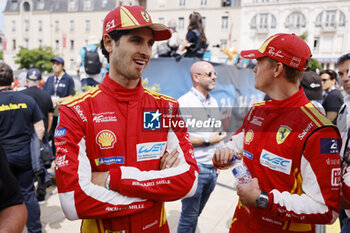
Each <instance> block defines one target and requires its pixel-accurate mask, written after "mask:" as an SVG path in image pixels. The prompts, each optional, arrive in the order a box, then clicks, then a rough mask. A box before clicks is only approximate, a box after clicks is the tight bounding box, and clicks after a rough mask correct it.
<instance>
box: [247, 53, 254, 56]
mask: <svg viewBox="0 0 350 233" xmlns="http://www.w3.org/2000/svg"><path fill="white" fill-rule="evenodd" d="M245 56H246V57H254V56H255V54H254V53H251V54H247V55H245Z"/></svg>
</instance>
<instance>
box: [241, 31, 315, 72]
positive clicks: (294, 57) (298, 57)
mask: <svg viewBox="0 0 350 233" xmlns="http://www.w3.org/2000/svg"><path fill="white" fill-rule="evenodd" d="M241 56H242V57H243V58H246V59H254V58H260V57H270V58H272V59H274V60H276V61H279V62H282V63H283V64H285V65H287V66H289V67H292V68H294V69H297V70H301V71H305V70H306V69H307V66H305V62H306V61H307V59H309V57H311V56H312V54H311V51H310V48H309V46H308V45H307V44H306V43H305V41H303V40H302V39H301V38H300V37H298V36H296V35H295V34H294V33H293V34H285V33H279V34H276V35H273V36H271V37H269V38H268V39H267V40H265V42H264V43H263V44H262V45H261V47H260V48H259V49H258V50H244V51H242V52H241Z"/></svg>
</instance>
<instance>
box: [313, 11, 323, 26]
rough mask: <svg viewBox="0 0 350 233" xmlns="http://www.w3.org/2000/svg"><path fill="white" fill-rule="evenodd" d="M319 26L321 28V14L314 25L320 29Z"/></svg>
mask: <svg viewBox="0 0 350 233" xmlns="http://www.w3.org/2000/svg"><path fill="white" fill-rule="evenodd" d="M321 26H322V12H321V13H319V14H318V15H317V17H316V23H315V27H321Z"/></svg>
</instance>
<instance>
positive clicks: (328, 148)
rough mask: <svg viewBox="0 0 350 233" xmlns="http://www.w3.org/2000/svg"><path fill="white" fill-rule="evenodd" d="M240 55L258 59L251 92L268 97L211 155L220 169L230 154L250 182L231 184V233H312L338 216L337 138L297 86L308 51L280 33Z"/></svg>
mask: <svg viewBox="0 0 350 233" xmlns="http://www.w3.org/2000/svg"><path fill="white" fill-rule="evenodd" d="M241 55H242V57H244V58H247V59H257V65H256V67H255V68H254V69H253V72H254V73H255V76H256V77H255V88H256V89H258V90H260V91H263V92H265V93H266V94H268V95H269V96H270V97H271V100H270V101H265V102H262V103H257V104H255V105H253V106H252V107H251V109H250V110H249V112H248V114H247V115H246V117H245V119H244V121H243V124H242V127H241V128H240V129H239V130H238V131H237V132H236V133H235V134H234V135H232V137H231V141H230V142H229V143H228V145H227V147H226V148H221V149H218V150H217V151H216V152H215V155H214V158H213V162H214V164H215V165H216V166H217V167H219V168H227V167H230V166H231V159H232V157H233V155H234V154H236V155H237V156H239V157H242V158H243V162H244V164H245V165H246V167H247V168H248V170H249V171H250V173H251V176H252V177H253V178H252V179H251V181H248V182H247V183H241V184H238V185H237V195H238V196H239V202H238V204H237V207H236V211H235V213H234V216H233V220H232V223H231V228H230V232H231V233H233V232H245V233H265V232H269V233H295V232H296V231H297V232H303V233H314V232H315V224H332V223H333V222H334V221H335V220H336V219H337V217H338V213H339V196H340V183H341V182H340V177H341V174H340V163H339V152H340V146H341V140H340V135H339V131H338V129H337V127H335V125H333V124H332V123H331V122H330V121H329V120H328V119H327V118H326V117H325V116H324V115H323V114H321V113H320V112H319V111H318V110H317V109H315V107H314V106H313V105H312V104H311V103H310V101H309V100H308V99H307V98H306V96H305V94H304V91H303V88H302V87H300V80H301V79H302V76H303V72H304V71H305V70H306V69H307V67H308V65H309V61H310V57H311V51H310V48H309V46H308V45H307V44H306V43H305V41H303V40H302V39H300V38H299V37H298V36H297V35H295V34H285V33H279V34H275V35H273V36H271V37H269V38H267V39H266V41H265V42H264V43H263V44H262V46H261V47H260V48H259V49H258V50H246V51H242V52H241Z"/></svg>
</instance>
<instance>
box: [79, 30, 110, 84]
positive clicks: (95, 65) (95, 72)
mask: <svg viewBox="0 0 350 233" xmlns="http://www.w3.org/2000/svg"><path fill="white" fill-rule="evenodd" d="M88 41H89V44H88V45H86V46H85V47H83V48H81V49H80V50H79V55H78V57H77V67H78V69H79V75H80V81H81V87H82V88H83V87H84V86H97V85H98V84H100V82H101V81H102V77H101V69H102V67H106V64H105V62H104V61H105V59H104V57H103V55H102V53H101V49H100V48H99V46H98V44H99V41H98V40H97V38H96V37H95V36H91V37H89V39H88Z"/></svg>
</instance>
